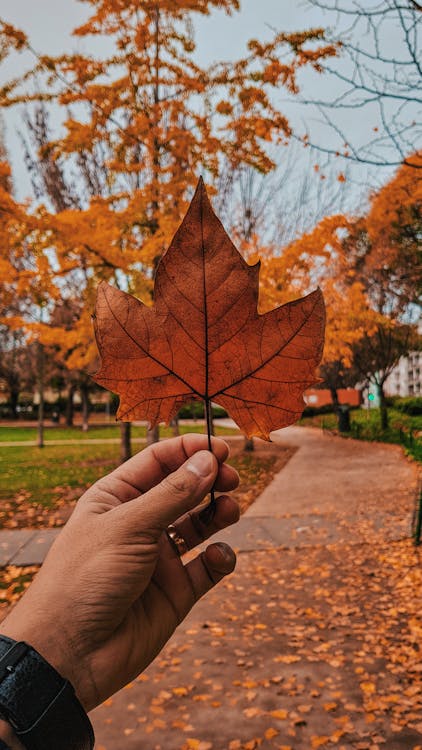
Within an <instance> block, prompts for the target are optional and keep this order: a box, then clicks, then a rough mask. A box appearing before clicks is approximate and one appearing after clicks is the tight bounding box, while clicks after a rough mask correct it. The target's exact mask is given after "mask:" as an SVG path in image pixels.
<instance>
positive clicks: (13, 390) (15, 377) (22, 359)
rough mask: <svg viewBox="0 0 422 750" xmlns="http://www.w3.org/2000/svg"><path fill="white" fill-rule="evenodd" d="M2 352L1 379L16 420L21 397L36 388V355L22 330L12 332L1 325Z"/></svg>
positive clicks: (0, 348)
mask: <svg viewBox="0 0 422 750" xmlns="http://www.w3.org/2000/svg"><path fill="white" fill-rule="evenodd" d="M0 351H1V358H0V378H2V379H3V380H4V382H5V384H6V388H7V393H8V400H9V405H10V411H11V414H12V417H13V419H16V418H17V417H18V404H19V395H20V394H21V392H22V391H23V390H27V389H29V388H31V389H32V388H33V386H34V382H35V368H34V356H33V354H34V353H33V350H32V349H31V348H30V347H28V346H27V342H26V341H25V336H24V334H23V332H22V330H11V329H10V328H8V327H7V326H6V325H4V324H3V325H1V324H0Z"/></svg>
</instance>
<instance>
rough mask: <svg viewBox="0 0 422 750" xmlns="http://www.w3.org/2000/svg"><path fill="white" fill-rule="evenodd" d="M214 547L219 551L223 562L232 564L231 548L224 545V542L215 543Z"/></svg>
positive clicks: (232, 554)
mask: <svg viewBox="0 0 422 750" xmlns="http://www.w3.org/2000/svg"><path fill="white" fill-rule="evenodd" d="M215 546H216V547H218V549H219V550H220V553H221V556H222V558H223V559H224V561H225V562H232V561H233V558H234V553H233V550H232V548H231V547H229V545H228V544H224V542H216V543H215Z"/></svg>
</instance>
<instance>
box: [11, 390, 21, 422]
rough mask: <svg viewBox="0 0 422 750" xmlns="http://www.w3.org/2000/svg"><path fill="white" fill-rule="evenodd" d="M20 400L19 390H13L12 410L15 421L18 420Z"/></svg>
mask: <svg viewBox="0 0 422 750" xmlns="http://www.w3.org/2000/svg"><path fill="white" fill-rule="evenodd" d="M18 400H19V389H18V388H11V389H10V408H11V410H12V417H13V419H17V418H18Z"/></svg>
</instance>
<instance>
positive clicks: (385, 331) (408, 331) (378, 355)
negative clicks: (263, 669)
mask: <svg viewBox="0 0 422 750" xmlns="http://www.w3.org/2000/svg"><path fill="white" fill-rule="evenodd" d="M419 346H420V342H419V337H418V335H417V331H416V327H415V326H411V325H405V324H398V323H393V322H390V324H388V322H387V321H386V320H385V319H384V320H382V321H380V323H379V325H378V326H377V329H376V331H375V333H374V334H373V335H372V336H369V335H368V334H366V333H365V334H364V336H363V337H362V338H361V339H360V341H358V342H357V343H356V344H355V346H354V351H353V361H354V364H355V367H356V369H357V370H358V372H360V374H361V376H362V379H363V380H366V381H367V382H369V383H373V384H374V385H375V386H376V388H377V391H378V396H379V403H380V415H381V429H382V430H386V429H387V428H388V409H387V402H386V399H385V393H384V384H385V381H386V380H387V378H388V376H389V375H390V374H391V373H392V371H393V370H394V368H395V367H396V365H397V364H398V362H399V360H400V358H401V357H403V356H406V354H408V352H409V351H410V350H411V349H416V348H419Z"/></svg>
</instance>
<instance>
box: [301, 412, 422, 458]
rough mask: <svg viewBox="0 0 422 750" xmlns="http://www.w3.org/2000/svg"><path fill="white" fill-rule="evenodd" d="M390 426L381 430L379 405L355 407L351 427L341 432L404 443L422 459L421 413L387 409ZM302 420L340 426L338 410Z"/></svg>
mask: <svg viewBox="0 0 422 750" xmlns="http://www.w3.org/2000/svg"><path fill="white" fill-rule="evenodd" d="M388 414H389V427H388V429H387V430H381V426H380V411H379V409H369V410H368V409H353V410H352V411H351V412H350V426H351V430H350V432H348V433H340V434H343V435H344V436H345V437H353V438H357V439H358V440H369V441H379V442H382V443H396V444H397V445H402V446H403V448H404V450H405V452H406V453H407V454H409V455H410V456H413V458H415V459H416V460H417V461H422V439H421V433H422V416H420V415H418V416H410V415H408V414H403V413H402V412H400V411H398V410H397V409H388ZM300 424H303V425H310V426H318V427H321V428H322V429H325V430H337V429H338V422H337V417H336V415H335V414H320V415H318V416H315V417H305V418H304V419H302V420H301V422H300Z"/></svg>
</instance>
